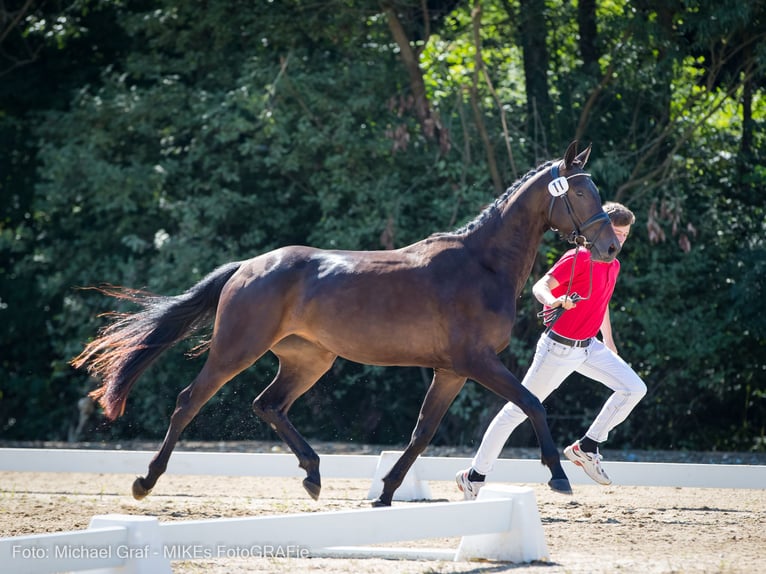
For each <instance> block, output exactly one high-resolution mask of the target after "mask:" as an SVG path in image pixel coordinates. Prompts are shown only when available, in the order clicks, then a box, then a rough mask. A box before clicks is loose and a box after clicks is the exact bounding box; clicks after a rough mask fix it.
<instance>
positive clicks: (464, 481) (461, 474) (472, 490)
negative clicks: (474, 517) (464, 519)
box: [455, 468, 484, 500]
mask: <svg viewBox="0 0 766 574" xmlns="http://www.w3.org/2000/svg"><path fill="white" fill-rule="evenodd" d="M469 472H471V469H470V468H466V469H465V470H459V471H458V472H457V474H456V475H455V482H456V483H457V487H458V489H459V490H460V492H462V493H463V498H464V499H465V500H476V497H477V496H479V490H481V487H482V486H484V482H483V481H482V482H471V481H470V480H468V473H469Z"/></svg>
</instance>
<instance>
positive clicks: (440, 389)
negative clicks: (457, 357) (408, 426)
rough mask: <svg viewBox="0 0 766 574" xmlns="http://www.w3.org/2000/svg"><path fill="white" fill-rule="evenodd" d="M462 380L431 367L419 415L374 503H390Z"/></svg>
mask: <svg viewBox="0 0 766 574" xmlns="http://www.w3.org/2000/svg"><path fill="white" fill-rule="evenodd" d="M465 381H466V379H465V377H461V376H460V375H458V374H456V373H453V372H451V371H442V370H435V371H434V378H433V380H432V381H431V386H430V387H429V388H428V392H427V393H426V397H425V399H424V400H423V406H421V407H420V415H419V416H418V422H417V424H416V425H415V430H413V431H412V437H411V438H410V443H409V444H408V445H407V448H405V449H404V452H403V453H402V456H400V457H399V460H397V461H396V462H395V463H394V466H393V467H392V468H391V470H390V471H388V474H386V476H384V477H383V491H382V492H381V494H380V496H379V497H378V498H376V499H375V500H373V502H372V505H373V506H376V507H377V506H391V500H392V499H393V497H394V492H396V489H397V488H399V486H401V484H402V482H403V481H404V477H405V476H407V471H409V470H410V468H411V467H412V465H413V464H414V463H415V460H416V459H417V458H418V456H420V454H421V453H422V452H423V451H424V450H425V449H426V447H427V446H428V444H429V443H430V442H431V439H432V438H433V436H434V434H435V433H436V429H437V428H439V423H441V420H442V418H443V417H444V413H446V412H447V409H448V408H449V406H450V405H451V404H452V401H453V400H455V397H456V396H457V394H458V393H459V392H460V389H462V388H463V385H464V384H465Z"/></svg>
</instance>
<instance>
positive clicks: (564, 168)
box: [543, 142, 620, 262]
mask: <svg viewBox="0 0 766 574" xmlns="http://www.w3.org/2000/svg"><path fill="white" fill-rule="evenodd" d="M590 149H591V146H588V147H587V148H586V149H585V150H583V151H582V152H581V153H579V154H578V153H577V142H572V143H571V144H569V147H568V148H567V151H566V153H565V154H564V159H563V160H560V161H557V162H554V163H553V165H552V166H551V169H550V182H549V183H548V192H549V194H550V198H551V199H550V206H549V208H548V225H550V227H551V229H553V230H554V231H558V232H559V234H561V236H562V237H564V238H565V239H566V240H567V241H569V242H570V243H574V244H576V245H579V246H581V247H587V248H588V249H590V251H591V258H592V259H593V260H594V261H607V262H608V261H612V260H613V259H614V258H615V257H617V253H619V251H620V242H619V240H618V239H617V236H616V235H615V234H614V230H613V229H612V224H611V221H610V220H609V216H608V215H607V214H606V213H605V212H604V209H603V208H602V205H601V197H600V196H599V193H598V188H597V187H596V184H594V183H593V180H592V179H591V178H590V174H588V173H586V172H585V171H583V168H584V167H585V164H586V163H587V162H588V156H590ZM543 181H544V180H543Z"/></svg>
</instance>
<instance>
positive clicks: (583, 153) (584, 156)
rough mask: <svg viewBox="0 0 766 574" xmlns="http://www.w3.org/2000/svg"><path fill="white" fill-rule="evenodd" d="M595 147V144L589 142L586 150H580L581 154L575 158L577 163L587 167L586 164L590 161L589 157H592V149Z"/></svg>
mask: <svg viewBox="0 0 766 574" xmlns="http://www.w3.org/2000/svg"><path fill="white" fill-rule="evenodd" d="M592 147H593V144H588V147H586V148H585V149H584V150H582V151H581V152H580V154H579V155H578V156H577V157H576V158H575V159H574V161H575V163H578V162H579V163H580V167H581V168H583V167H585V164H586V163H588V158H589V157H590V150H591V148H592Z"/></svg>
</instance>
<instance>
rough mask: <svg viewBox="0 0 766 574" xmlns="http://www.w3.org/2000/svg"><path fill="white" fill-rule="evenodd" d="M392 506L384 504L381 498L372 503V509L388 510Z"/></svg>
mask: <svg viewBox="0 0 766 574" xmlns="http://www.w3.org/2000/svg"><path fill="white" fill-rule="evenodd" d="M389 506H391V503H390V502H383V501H382V500H381V499H380V498H376V499H375V500H373V501H372V507H373V508H386V507H389Z"/></svg>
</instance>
